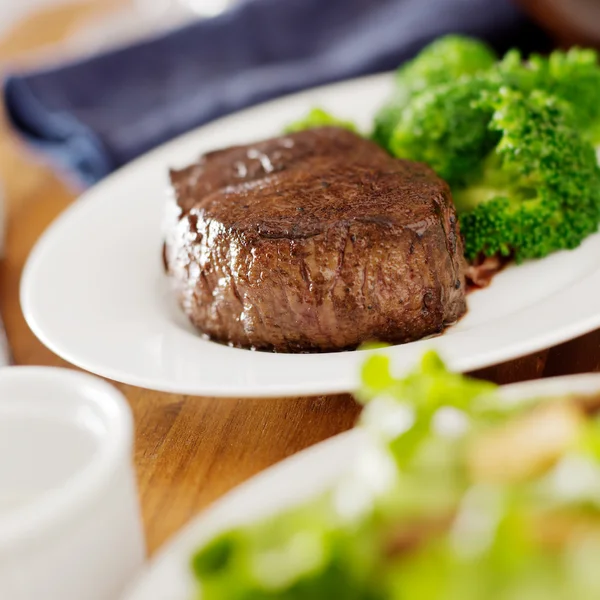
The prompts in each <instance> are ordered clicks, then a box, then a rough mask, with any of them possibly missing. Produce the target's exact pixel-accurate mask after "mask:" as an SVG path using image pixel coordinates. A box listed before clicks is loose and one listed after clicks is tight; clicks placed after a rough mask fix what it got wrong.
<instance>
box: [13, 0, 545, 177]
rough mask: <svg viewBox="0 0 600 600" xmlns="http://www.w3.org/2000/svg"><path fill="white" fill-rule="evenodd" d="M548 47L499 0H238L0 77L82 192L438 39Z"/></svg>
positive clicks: (31, 136)
mask: <svg viewBox="0 0 600 600" xmlns="http://www.w3.org/2000/svg"><path fill="white" fill-rule="evenodd" d="M449 32H461V33H465V34H471V35H474V36H478V37H481V38H483V39H485V40H487V41H488V42H490V43H491V44H492V45H493V46H495V47H496V48H497V49H498V50H499V51H503V50H505V49H507V48H508V47H510V46H520V47H523V48H524V49H526V50H531V49H540V47H541V46H547V40H546V39H545V37H544V36H543V35H542V34H541V33H540V32H539V31H538V30H537V29H536V28H535V27H534V26H533V25H532V24H531V23H529V22H528V21H527V19H526V18H525V17H524V16H523V15H522V14H521V13H520V11H519V10H518V9H517V8H516V7H515V6H514V5H513V4H511V3H510V2H509V1H508V0H494V1H493V2H490V1H489V0H246V1H245V2H242V3H241V4H239V5H238V6H237V7H236V8H234V9H232V10H231V11H229V12H226V13H223V14H222V15H220V16H218V17H216V18H213V19H208V20H201V21H198V22H195V23H193V24H191V25H189V26H186V27H185V28H183V29H178V30H176V31H173V32H170V33H168V34H167V35H163V36H161V37H158V38H154V39H149V40H146V41H143V42H141V43H137V44H135V45H131V46H128V47H124V48H119V49H116V50H113V51H110V52H107V53H104V54H101V55H97V56H93V57H90V58H86V59H84V60H81V61H79V62H74V63H71V64H66V65H62V66H58V67H54V68H50V69H45V70H42V71H37V72H30V73H24V74H14V75H12V76H10V77H8V78H7V79H6V80H5V81H4V88H3V91H4V98H5V104H6V110H7V115H8V118H9V121H10V123H11V124H12V126H13V127H14V128H15V129H16V131H17V132H19V133H20V134H21V136H22V137H23V138H24V139H25V140H26V141H27V142H28V143H29V144H31V145H32V146H34V147H35V148H37V149H38V150H40V151H41V152H42V154H44V155H46V156H47V157H48V158H50V159H51V160H52V161H53V162H54V164H56V165H58V166H59V167H61V168H63V169H66V170H67V171H68V172H70V174H71V175H75V176H76V178H77V179H78V180H79V181H81V182H82V183H84V184H86V185H89V184H92V183H95V182H96V181H98V180H100V179H101V178H103V177H104V176H106V175H108V174H109V173H110V172H111V171H113V170H115V169H117V168H118V167H120V166H121V165H124V164H125V163H127V162H129V161H130V160H132V159H134V158H136V157H137V156H139V155H140V154H143V153H144V152H146V151H148V150H150V149H151V148H153V147H155V146H157V145H159V144H161V143H163V142H165V141H167V140H169V139H171V138H173V137H174V136H176V135H178V134H181V133H183V132H185V131H188V130H190V129H192V128H194V127H197V126H198V125H201V124H203V123H206V122H207V121H209V120H211V119H214V118H216V117H219V116H222V115H224V114H226V113H229V112H232V111H235V110H238V109H241V108H243V107H246V106H249V105H252V104H255V103H257V102H260V101H263V100H267V99H269V98H274V97H276V96H278V95H281V94H285V93H289V92H292V91H295V90H299V89H304V88H308V87H312V86H315V85H319V84H324V83H328V82H332V81H337V80H341V79H346V78H349V77H355V76H358V75H363V74H367V73H374V72H379V71H384V70H388V69H392V68H395V67H396V66H397V65H398V64H400V63H401V62H402V61H404V60H406V59H407V58H410V57H411V56H413V55H414V54H416V53H417V52H418V51H419V50H420V49H421V48H422V47H423V46H424V45H426V44H427V43H428V42H430V41H431V40H432V39H434V38H436V37H437V36H439V35H442V34H445V33H449Z"/></svg>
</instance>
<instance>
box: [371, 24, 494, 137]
mask: <svg viewBox="0 0 600 600" xmlns="http://www.w3.org/2000/svg"><path fill="white" fill-rule="evenodd" d="M496 58H497V57H496V55H495V54H494V51H493V50H492V49H491V48H490V47H489V46H487V44H485V43H484V42H481V41H480V40H476V39H473V38H469V37H466V36H462V35H447V36H445V37H442V38H440V39H438V40H436V41H435V42H433V43H431V44H429V46H427V47H426V48H424V49H423V50H422V51H421V52H420V53H419V54H418V55H417V56H416V57H415V58H413V59H412V60H410V61H408V62H406V63H404V64H403V65H402V66H401V67H400V68H399V69H398V71H397V73H396V80H395V90H394V93H393V94H392V97H391V98H390V99H389V100H388V101H387V102H386V104H385V105H384V106H383V107H382V108H381V109H380V111H379V112H378V113H377V115H376V116H375V127H374V130H373V134H372V138H373V140H375V141H376V142H377V143H379V144H380V145H382V146H383V147H384V148H388V147H389V141H390V138H391V134H392V132H393V130H394V128H395V125H396V123H397V122H398V121H399V120H400V117H401V116H402V113H403V111H404V109H405V107H406V105H407V104H408V103H409V102H410V100H411V98H412V96H413V95H415V94H417V93H419V92H421V91H423V90H425V89H429V88H432V87H433V86H437V85H440V84H445V83H448V82H451V81H454V80H455V79H457V78H459V77H462V76H464V75H475V74H477V73H482V72H484V71H486V70H487V69H489V68H491V67H492V66H493V65H494V63H495V61H496Z"/></svg>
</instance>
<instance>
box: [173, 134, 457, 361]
mask: <svg viewBox="0 0 600 600" xmlns="http://www.w3.org/2000/svg"><path fill="white" fill-rule="evenodd" d="M171 182H172V191H173V194H172V198H171V199H170V200H169V217H168V221H167V235H166V240H165V264H166V267H167V271H168V273H169V275H170V276H171V278H172V279H173V281H174V284H175V289H176V293H177V296H178V300H179V303H180V305H181V307H182V309H183V310H184V312H185V313H186V314H187V316H188V317H189V318H190V320H191V322H192V323H193V324H194V325H195V326H196V327H197V328H198V329H199V330H200V331H202V332H203V333H205V334H207V335H208V336H209V337H210V338H211V339H214V340H217V341H220V342H224V343H230V344H232V345H234V346H239V347H244V348H257V349H264V350H275V351H278V352H322V351H334V350H345V349H352V348H356V347H357V346H359V345H360V344H361V343H362V342H366V341H372V340H378V341H383V342H390V343H404V342H410V341H413V340H416V339H419V338H422V337H425V336H429V335H432V334H436V333H440V332H441V331H443V330H444V328H445V327H446V326H448V325H450V324H452V323H454V322H455V321H456V320H457V319H459V318H460V317H461V316H462V315H463V314H464V313H465V311H466V302H465V269H466V264H465V261H464V258H463V246H462V240H461V237H460V233H459V230H458V223H457V219H456V213H455V209H454V205H453V203H452V199H451V195H450V190H449V188H448V185H447V184H446V183H445V182H444V181H442V180H441V179H440V178H439V177H437V176H436V175H435V174H434V172H433V171H432V170H431V169H430V168H429V167H427V166H425V165H423V164H420V163H414V162H410V161H404V160H398V159H394V158H391V157H390V156H389V155H388V154H387V153H386V152H385V151H384V150H382V149H381V148H379V147H378V146H377V145H375V144H374V143H372V142H370V141H368V140H365V139H363V138H361V137H359V136H357V135H355V134H353V133H351V132H349V131H346V130H343V129H339V128H334V127H326V128H321V129H313V130H307V131H301V132H298V133H294V134H291V135H288V136H283V137H278V138H273V139H269V140H266V141H263V142H259V143H255V144H250V145H248V146H236V147H232V148H227V149H225V150H219V151H216V152H210V153H208V154H206V155H204V156H203V157H202V158H201V159H200V160H199V161H198V162H197V163H196V164H193V165H191V166H189V167H187V168H185V169H183V170H180V171H172V172H171Z"/></svg>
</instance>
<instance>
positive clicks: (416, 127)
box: [389, 77, 499, 187]
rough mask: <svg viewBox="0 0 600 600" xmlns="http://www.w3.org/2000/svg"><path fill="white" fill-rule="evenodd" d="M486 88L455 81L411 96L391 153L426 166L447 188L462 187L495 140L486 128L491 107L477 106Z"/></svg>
mask: <svg viewBox="0 0 600 600" xmlns="http://www.w3.org/2000/svg"><path fill="white" fill-rule="evenodd" d="M487 85H488V84H487V82H486V81H485V80H482V79H479V78H476V77H475V78H471V79H461V80H458V81H456V82H454V83H449V84H445V85H442V86H437V87H435V88H433V89H431V90H426V91H424V92H421V93H420V94H417V95H415V96H413V98H412V100H411V101H410V102H409V103H408V104H407V106H406V107H405V109H404V110H403V112H402V115H401V116H400V119H399V121H398V122H397V123H396V126H395V127H394V129H393V132H392V135H391V138H390V142H389V150H390V152H391V154H392V155H394V156H396V157H398V158H410V159H412V160H417V161H420V162H425V163H427V164H428V165H429V166H430V167H432V168H433V170H434V171H436V172H437V173H438V175H440V177H442V178H443V179H445V180H446V181H447V182H448V183H449V184H450V185H451V186H452V187H454V186H457V185H463V184H464V183H465V181H466V179H467V178H470V177H473V174H474V173H476V172H477V171H478V170H479V169H480V167H481V157H482V156H485V155H486V154H487V153H488V152H490V151H491V150H492V148H493V147H494V146H495V144H496V142H497V140H498V137H499V136H498V133H497V132H496V131H493V130H491V129H490V128H489V127H488V124H489V122H490V119H491V117H492V113H493V109H492V108H491V107H490V106H487V105H483V104H482V103H481V102H480V100H481V96H482V93H483V91H484V89H485V88H486V87H487Z"/></svg>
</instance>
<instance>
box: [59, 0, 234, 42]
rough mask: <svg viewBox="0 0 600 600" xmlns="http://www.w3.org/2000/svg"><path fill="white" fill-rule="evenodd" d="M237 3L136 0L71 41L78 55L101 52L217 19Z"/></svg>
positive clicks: (88, 26) (93, 22)
mask: <svg viewBox="0 0 600 600" xmlns="http://www.w3.org/2000/svg"><path fill="white" fill-rule="evenodd" d="M234 2H235V0H134V1H133V3H124V6H123V7H122V8H121V9H119V10H115V11H113V12H111V13H109V14H108V15H106V16H105V17H103V18H100V19H98V18H95V19H92V20H90V21H89V23H87V24H85V25H84V26H83V27H82V28H80V29H79V30H78V31H77V33H76V34H75V35H74V36H73V37H72V38H71V39H70V40H68V45H69V47H70V48H71V49H72V50H73V51H75V52H76V53H81V52H85V53H88V52H97V51H100V50H103V49H106V48H109V47H113V46H118V45H122V44H126V43H130V42H134V41H137V40H139V39H141V38H144V37H147V36H151V35H153V34H156V33H160V32H163V31H168V30H170V29H174V28H175V27H179V26H182V25H185V24H186V23H188V22H191V21H194V20H196V19H199V18H210V17H214V16H217V15H219V14H221V13H222V12H224V11H225V10H227V9H228V8H230V7H231V6H233V4H234Z"/></svg>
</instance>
